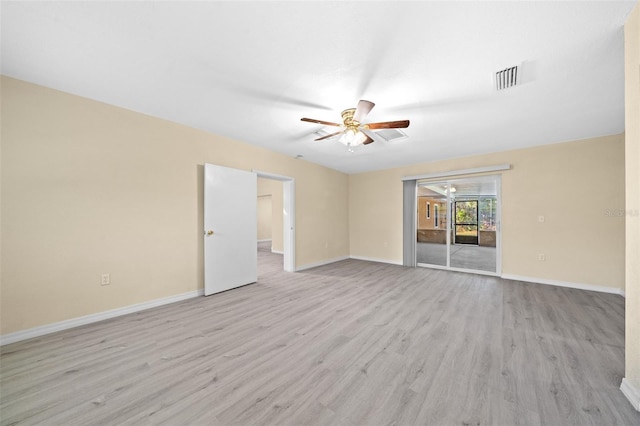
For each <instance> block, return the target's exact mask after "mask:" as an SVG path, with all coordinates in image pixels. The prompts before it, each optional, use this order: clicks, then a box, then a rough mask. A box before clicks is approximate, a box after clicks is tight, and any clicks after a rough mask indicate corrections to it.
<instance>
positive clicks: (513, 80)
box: [496, 66, 518, 90]
mask: <svg viewBox="0 0 640 426" xmlns="http://www.w3.org/2000/svg"><path fill="white" fill-rule="evenodd" d="M516 84H518V67H517V66H515V67H510V68H506V69H503V70H502V71H498V72H497V73H496V90H504V89H508V88H509V87H513V86H515V85H516Z"/></svg>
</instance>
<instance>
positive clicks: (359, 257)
mask: <svg viewBox="0 0 640 426" xmlns="http://www.w3.org/2000/svg"><path fill="white" fill-rule="evenodd" d="M351 259H355V260H364V261H366V262H378V263H388V264H389V265H400V266H402V261H401V260H389V259H380V258H377V257H366V256H351Z"/></svg>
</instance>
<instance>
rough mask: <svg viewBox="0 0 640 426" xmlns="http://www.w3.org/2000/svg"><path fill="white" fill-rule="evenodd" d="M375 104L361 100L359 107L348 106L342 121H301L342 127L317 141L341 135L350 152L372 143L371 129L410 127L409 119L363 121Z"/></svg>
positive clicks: (304, 119) (311, 119)
mask: <svg viewBox="0 0 640 426" xmlns="http://www.w3.org/2000/svg"><path fill="white" fill-rule="evenodd" d="M374 106H375V104H374V103H373V102H370V101H366V100H361V101H360V102H358V107H357V108H347V109H345V110H344V111H342V113H341V116H342V123H343V124H338V123H333V122H330V121H323V120H316V119H313V118H306V117H305V118H302V119H301V121H306V122H308V123H316V124H323V125H325V126H335V127H340V128H341V130H339V131H337V132H335V133H330V134H328V135H326V136H322V137H319V138H317V139H315V140H316V141H321V140H325V139H330V138H333V137H334V136H338V135H340V138H339V139H338V141H339V142H340V143H343V144H345V145H346V146H347V148H348V149H349V152H353V149H352V148H353V147H354V146H359V145H368V144H370V143H372V142H373V141H374V140H373V138H372V137H371V136H369V135H368V134H367V132H368V131H369V130H377V129H403V128H407V127H409V120H400V121H386V122H379V123H368V124H364V123H362V122H363V121H364V119H365V118H366V117H367V115H368V114H369V112H371V110H372V109H373V107H374Z"/></svg>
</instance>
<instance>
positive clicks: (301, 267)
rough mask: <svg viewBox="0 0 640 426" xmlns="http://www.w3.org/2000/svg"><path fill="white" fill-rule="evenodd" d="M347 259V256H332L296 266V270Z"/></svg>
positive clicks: (304, 269)
mask: <svg viewBox="0 0 640 426" xmlns="http://www.w3.org/2000/svg"><path fill="white" fill-rule="evenodd" d="M347 259H349V256H340V257H334V258H333V259H327V260H321V261H320V262H315V263H307V264H306V265H301V266H298V267H296V272H300V271H306V270H307V269H311V268H317V267H318V266H324V265H329V264H331V263H335V262H340V261H342V260H347Z"/></svg>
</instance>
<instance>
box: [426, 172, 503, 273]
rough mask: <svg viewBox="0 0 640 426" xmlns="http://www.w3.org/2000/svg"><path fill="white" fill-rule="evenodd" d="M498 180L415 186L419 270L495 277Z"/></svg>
mask: <svg viewBox="0 0 640 426" xmlns="http://www.w3.org/2000/svg"><path fill="white" fill-rule="evenodd" d="M499 186H500V179H499V177H498V176H485V177H478V178H467V179H455V180H447V181H438V182H419V183H418V203H417V204H418V212H417V241H416V255H417V263H418V265H420V266H433V267H439V268H445V269H454V270H466V271H472V272H480V273H491V274H495V273H499V272H500V269H499V255H498V253H499V248H500V247H499V242H500V239H499V237H498V232H499V229H498V228H499V227H498V223H499Z"/></svg>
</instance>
